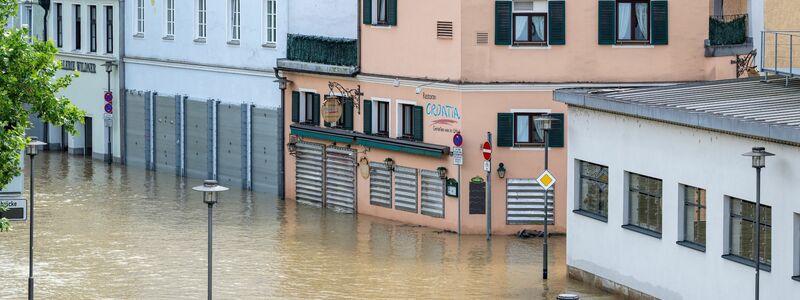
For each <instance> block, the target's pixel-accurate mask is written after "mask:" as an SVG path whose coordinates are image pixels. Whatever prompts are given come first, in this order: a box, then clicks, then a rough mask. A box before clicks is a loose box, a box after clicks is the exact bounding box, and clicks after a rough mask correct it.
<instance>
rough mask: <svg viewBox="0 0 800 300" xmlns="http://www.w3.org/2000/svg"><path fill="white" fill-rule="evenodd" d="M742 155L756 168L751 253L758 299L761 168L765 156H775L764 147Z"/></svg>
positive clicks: (764, 165)
mask: <svg viewBox="0 0 800 300" xmlns="http://www.w3.org/2000/svg"><path fill="white" fill-rule="evenodd" d="M742 155H744V156H750V157H751V158H752V159H753V168H754V169H756V224H755V238H754V239H753V253H754V254H755V263H756V300H758V297H759V292H758V289H759V287H758V285H759V273H760V271H761V247H759V246H760V244H761V169H763V168H764V167H766V163H767V156H775V154H772V153H769V152H767V151H766V150H765V149H764V147H753V151H751V152H747V153H745V154H742Z"/></svg>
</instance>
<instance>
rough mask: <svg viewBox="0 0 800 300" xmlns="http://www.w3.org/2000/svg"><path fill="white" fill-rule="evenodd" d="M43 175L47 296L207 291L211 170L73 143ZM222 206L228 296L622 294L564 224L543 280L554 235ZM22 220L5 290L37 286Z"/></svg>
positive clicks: (3, 258)
mask: <svg viewBox="0 0 800 300" xmlns="http://www.w3.org/2000/svg"><path fill="white" fill-rule="evenodd" d="M26 167H27V166H26ZM27 172H28V171H26V174H27ZM35 173H36V185H37V186H36V203H35V205H36V207H35V212H36V235H35V250H34V253H35V254H34V255H35V256H34V262H35V280H36V296H37V297H39V298H42V299H57V298H58V299H100V298H115V299H123V298H124V299H142V298H159V299H199V298H203V297H205V292H206V290H205V287H206V284H205V280H206V277H205V276H206V228H207V227H206V214H207V206H206V205H205V204H203V203H202V200H201V195H200V194H199V193H197V192H193V191H191V187H192V186H195V185H198V184H200V183H201V181H200V180H194V179H189V180H187V179H184V178H178V177H175V176H174V174H171V173H154V172H147V171H144V170H141V169H136V168H126V167H124V166H119V165H115V166H108V165H106V164H104V163H102V162H101V161H92V160H89V159H84V158H83V157H81V156H69V155H66V154H62V153H59V152H45V153H43V154H41V155H39V156H38V157H37V158H36V169H35ZM27 179H28V178H27V177H26V180H27ZM25 186H26V189H27V188H28V183H27V182H26V185H25ZM27 193H28V192H27V190H26V191H25V195H27ZM214 212H215V216H214V218H215V232H214V254H215V255H214V268H215V274H214V276H215V277H214V294H215V296H216V297H219V298H221V299H244V298H247V299H254V298H259V299H265V298H322V297H325V298H386V297H391V298H500V297H502V298H526V299H555V297H556V296H557V295H558V294H560V293H565V292H570V293H576V294H579V295H581V299H612V296H609V295H608V294H606V293H604V292H602V291H599V290H597V289H595V288H592V287H589V286H588V285H585V284H582V283H580V282H578V281H574V280H570V279H568V278H567V274H566V266H565V256H566V253H565V251H566V250H565V249H566V245H565V241H566V239H565V238H564V237H560V236H559V237H554V238H553V239H552V240H551V243H552V244H551V255H552V258H551V263H550V268H551V269H550V279H549V280H548V281H547V282H543V281H542V279H541V240H540V239H526V240H523V239H519V238H516V237H510V236H494V237H493V239H492V241H491V242H487V241H486V240H485V238H484V236H481V235H477V236H463V237H461V238H460V239H459V237H458V236H457V235H456V234H452V233H441V232H437V231H436V230H434V229H430V228H424V227H415V226H409V225H402V224H400V223H396V222H392V221H387V220H381V219H376V218H372V217H369V216H363V215H362V216H358V217H356V216H353V215H348V214H339V213H335V212H332V211H326V210H324V209H320V208H316V207H310V206H305V205H296V204H295V202H294V201H287V202H283V201H280V200H277V199H275V198H273V197H268V196H266V195H264V194H258V193H252V192H248V191H242V190H240V189H238V188H232V189H231V190H230V191H227V192H224V193H222V194H221V197H220V203H219V204H218V205H217V206H216V208H215V211H214ZM13 225H14V226H15V227H14V230H13V231H11V232H7V233H2V234H0V265H2V266H3V279H4V286H3V288H2V289H0V298H2V299H19V298H22V297H24V296H25V295H26V288H27V271H28V270H27V267H28V259H27V257H28V252H27V249H28V227H27V225H26V223H21V222H15V223H13Z"/></svg>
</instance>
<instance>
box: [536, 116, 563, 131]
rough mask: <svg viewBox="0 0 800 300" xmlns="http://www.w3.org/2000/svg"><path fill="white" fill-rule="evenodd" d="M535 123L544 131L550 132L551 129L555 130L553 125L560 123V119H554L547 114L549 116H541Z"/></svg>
mask: <svg viewBox="0 0 800 300" xmlns="http://www.w3.org/2000/svg"><path fill="white" fill-rule="evenodd" d="M533 121H534V122H535V123H536V125H537V126H538V127H539V128H541V129H542V130H550V129H552V128H553V123H555V122H556V121H558V119H556V118H553V117H551V116H550V115H549V114H547V115H541V116H539V117H537V118H535V119H533Z"/></svg>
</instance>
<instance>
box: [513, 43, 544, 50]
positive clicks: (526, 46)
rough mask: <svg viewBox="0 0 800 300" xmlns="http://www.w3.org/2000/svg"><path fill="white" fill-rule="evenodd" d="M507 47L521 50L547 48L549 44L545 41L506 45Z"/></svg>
mask: <svg viewBox="0 0 800 300" xmlns="http://www.w3.org/2000/svg"><path fill="white" fill-rule="evenodd" d="M508 48H509V49H522V50H547V49H550V45H548V44H547V43H530V44H512V45H511V46H508Z"/></svg>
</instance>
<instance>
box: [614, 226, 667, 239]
mask: <svg viewBox="0 0 800 300" xmlns="http://www.w3.org/2000/svg"><path fill="white" fill-rule="evenodd" d="M622 228H625V229H628V230H630V231H635V232H638V233H641V234H644V235H648V236H651V237H654V238H657V239H661V233H660V232H655V231H652V230H650V229H644V228H642V227H639V226H636V225H631V224H626V225H622Z"/></svg>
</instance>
